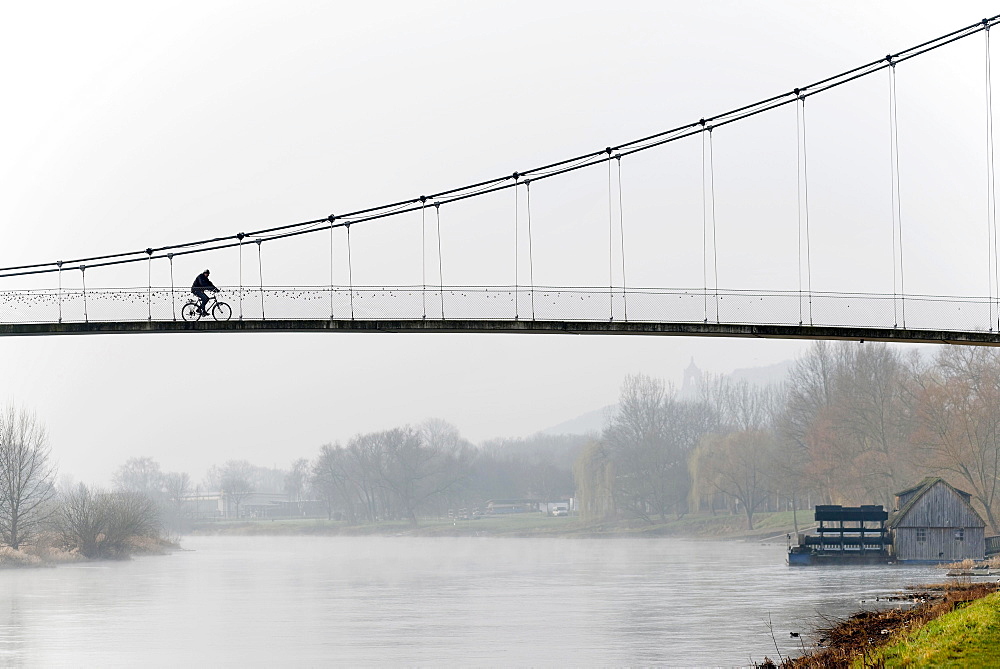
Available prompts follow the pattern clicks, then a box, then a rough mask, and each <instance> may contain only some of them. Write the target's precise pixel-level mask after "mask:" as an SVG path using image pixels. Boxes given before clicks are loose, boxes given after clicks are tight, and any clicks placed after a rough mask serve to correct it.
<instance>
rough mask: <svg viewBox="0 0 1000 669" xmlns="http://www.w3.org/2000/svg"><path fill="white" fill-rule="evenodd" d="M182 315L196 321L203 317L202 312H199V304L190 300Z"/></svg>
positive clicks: (182, 310)
mask: <svg viewBox="0 0 1000 669" xmlns="http://www.w3.org/2000/svg"><path fill="white" fill-rule="evenodd" d="M181 317H182V318H183V319H184V320H186V321H196V320H198V319H199V318H201V314H199V313H198V305H197V304H195V303H194V302H188V303H187V304H185V305H184V308H183V309H181Z"/></svg>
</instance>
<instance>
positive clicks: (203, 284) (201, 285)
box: [191, 272, 219, 290]
mask: <svg viewBox="0 0 1000 669" xmlns="http://www.w3.org/2000/svg"><path fill="white" fill-rule="evenodd" d="M206 288H211V289H212V290H219V289H218V288H216V287H215V284H214V283H212V282H211V281H209V279H208V277H207V276H205V273H204V272H202V273H201V274H199V275H198V276H196V277H195V278H194V283H193V284H191V290H205V289H206Z"/></svg>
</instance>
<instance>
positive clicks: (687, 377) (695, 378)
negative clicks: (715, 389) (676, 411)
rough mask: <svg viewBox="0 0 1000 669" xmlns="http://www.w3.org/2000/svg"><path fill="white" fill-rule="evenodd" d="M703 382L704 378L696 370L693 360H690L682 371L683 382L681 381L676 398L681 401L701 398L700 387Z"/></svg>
mask: <svg viewBox="0 0 1000 669" xmlns="http://www.w3.org/2000/svg"><path fill="white" fill-rule="evenodd" d="M703 382H704V377H703V375H702V373H701V370H700V369H698V365H696V364H694V358H693V357H692V358H691V364H689V365H688V366H687V368H686V369H685V370H684V380H683V381H681V391H680V393H679V394H678V396H679V397H680V398H681V399H682V400H694V399H698V398H699V397H700V396H701V386H702V383H703Z"/></svg>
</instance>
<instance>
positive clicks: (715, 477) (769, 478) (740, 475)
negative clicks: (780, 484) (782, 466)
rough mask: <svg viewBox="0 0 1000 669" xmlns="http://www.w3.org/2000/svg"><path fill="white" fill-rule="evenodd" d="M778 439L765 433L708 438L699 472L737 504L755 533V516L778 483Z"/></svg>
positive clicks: (702, 448) (758, 430)
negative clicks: (776, 479)
mask: <svg viewBox="0 0 1000 669" xmlns="http://www.w3.org/2000/svg"><path fill="white" fill-rule="evenodd" d="M775 446H776V442H775V438H774V435H773V434H772V433H770V432H768V431H765V430H761V429H750V430H740V431H738V432H731V433H729V434H725V435H712V436H709V437H706V439H705V443H704V444H703V445H702V447H701V448H700V449H699V460H700V466H699V470H700V471H701V472H702V473H703V475H704V476H705V477H706V478H707V480H708V481H709V482H710V483H711V485H713V486H715V488H716V489H717V490H719V491H720V492H723V493H725V494H727V495H729V496H730V497H732V498H733V499H735V500H737V501H738V502H739V503H740V504H741V505H742V507H743V512H744V514H746V518H747V529H748V530H752V529H753V516H754V513H755V512H756V511H757V509H758V508H759V507H760V505H761V504H763V503H764V501H765V500H766V499H767V496H768V493H769V492H770V491H771V490H772V485H773V483H774V461H775V454H776V448H775Z"/></svg>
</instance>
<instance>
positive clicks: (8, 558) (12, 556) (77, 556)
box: [0, 536, 180, 569]
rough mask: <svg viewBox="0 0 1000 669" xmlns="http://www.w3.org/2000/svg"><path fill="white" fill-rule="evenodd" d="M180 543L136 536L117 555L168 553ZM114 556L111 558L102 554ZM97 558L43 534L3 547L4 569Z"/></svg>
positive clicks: (0, 556)
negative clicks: (28, 542)
mask: <svg viewBox="0 0 1000 669" xmlns="http://www.w3.org/2000/svg"><path fill="white" fill-rule="evenodd" d="M179 548H180V545H179V544H178V543H177V542H175V541H171V540H168V539H162V538H152V537H136V538H134V539H133V540H132V541H131V542H129V547H128V550H127V552H125V553H123V554H121V555H118V556H116V557H115V558H113V559H117V560H128V559H131V558H133V557H138V556H143V555H166V554H167V553H169V552H171V551H174V550H177V549H179ZM100 559H111V558H100ZM88 560H90V561H97V559H91V558H87V557H85V556H84V555H82V554H81V553H80V552H79V551H76V550H65V549H64V548H62V547H60V546H59V544H58V543H57V542H55V541H53V540H51V539H50V538H48V537H45V536H43V537H40V538H39V539H38V540H37V541H35V543H32V544H30V545H25V546H22V547H21V548H20V549H18V550H15V549H13V548H11V547H9V546H3V547H0V569H20V568H31V567H55V566H57V565H60V564H68V563H72V562H87V561H88Z"/></svg>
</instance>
